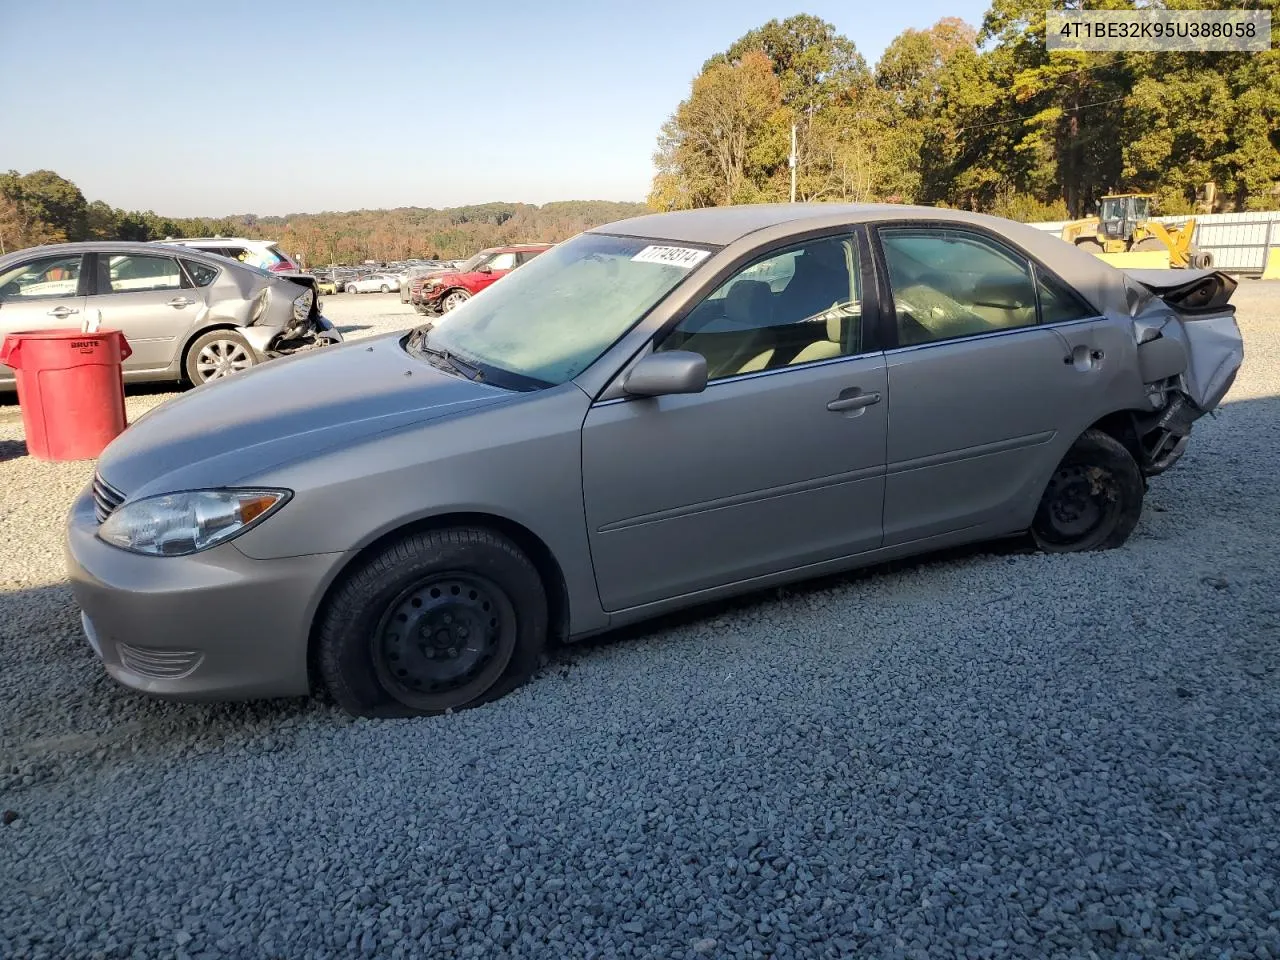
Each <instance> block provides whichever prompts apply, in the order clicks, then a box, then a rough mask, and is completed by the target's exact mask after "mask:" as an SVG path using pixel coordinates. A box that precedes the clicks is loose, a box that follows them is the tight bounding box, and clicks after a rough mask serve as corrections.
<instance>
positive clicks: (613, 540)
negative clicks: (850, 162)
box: [67, 205, 1243, 716]
mask: <svg viewBox="0 0 1280 960" xmlns="http://www.w3.org/2000/svg"><path fill="white" fill-rule="evenodd" d="M1234 288H1235V282H1234V281H1233V280H1232V279H1230V278H1229V277H1227V276H1226V275H1224V274H1221V273H1215V272H1213V271H1210V270H1198V271H1191V270H1172V271H1170V270H1165V271H1156V272H1153V273H1138V272H1131V273H1128V274H1126V273H1122V272H1121V271H1119V270H1117V269H1115V268H1113V267H1111V266H1109V265H1107V264H1105V263H1103V262H1101V261H1100V260H1098V259H1097V258H1095V257H1093V256H1091V255H1090V254H1087V253H1084V252H1082V251H1080V250H1077V249H1075V248H1073V247H1072V246H1070V245H1068V244H1065V243H1063V242H1062V241H1061V240H1059V239H1058V238H1057V237H1055V236H1052V235H1049V234H1045V233H1041V232H1039V231H1037V230H1035V229H1032V228H1030V227H1026V226H1022V225H1019V224H1016V223H1012V222H1009V221H1006V220H1001V219H996V218H992V217H987V216H980V215H974V214H967V213H961V212H957V211H950V210H938V209H932V208H924V207H906V206H837V205H812V206H810V205H777V206H770V205H762V206H745V207H729V208H719V209H708V210H694V211H687V212H679V213H668V214H657V215H653V216H644V217H639V218H634V219H630V220H625V221H621V222H618V223H612V224H608V225H605V226H602V227H599V228H597V229H594V230H591V231H588V232H586V233H583V234H580V235H579V236H577V237H575V238H573V239H571V240H569V241H567V242H565V243H562V244H560V245H558V246H556V247H554V248H553V249H552V250H550V251H549V252H547V253H546V254H544V255H542V256H541V257H538V258H537V259H536V260H534V261H533V262H532V263H530V264H529V265H528V266H526V267H524V268H522V269H521V270H518V271H516V272H515V273H514V274H512V276H511V277H509V278H507V279H506V280H504V281H503V282H502V283H500V284H495V285H494V286H492V287H490V288H489V289H487V290H485V291H483V292H482V293H481V294H479V295H477V296H476V297H474V298H473V299H471V300H469V301H468V302H467V303H466V304H464V305H463V306H461V307H459V308H458V309H457V310H455V311H452V312H451V313H449V314H448V315H447V316H446V317H444V318H442V319H439V320H436V321H435V322H434V323H433V324H432V323H428V324H424V325H423V326H421V327H418V328H416V329H414V330H412V331H410V332H409V333H406V334H392V335H386V336H382V337H378V338H373V339H368V340H364V341H360V342H355V343H347V344H344V345H342V346H338V347H333V348H330V349H326V350H323V351H319V352H317V353H314V354H311V355H306V356H298V357H290V358H286V359H284V360H280V361H278V362H275V363H272V364H269V365H266V366H263V367H261V368H257V369H254V370H252V371H249V372H247V373H245V374H242V375H240V376H237V377H233V378H230V379H227V380H225V381H219V382H216V383H211V384H208V385H206V386H203V387H200V388H197V389H196V390H193V391H191V392H190V393H188V394H186V395H184V396H182V397H179V398H178V399H175V400H172V401H170V402H168V403H166V404H164V405H162V406H161V407H159V408H157V409H156V410H154V411H153V412H152V413H150V414H148V415H147V416H145V417H143V418H142V419H141V420H139V421H138V422H137V423H135V424H134V425H133V426H131V427H130V428H129V429H127V430H126V431H125V432H124V433H123V434H122V435H121V436H120V437H119V438H117V439H116V440H115V442H114V443H112V444H111V446H110V447H109V448H108V449H107V450H106V451H105V453H104V454H103V455H102V457H101V459H100V461H99V463H98V470H97V474H96V476H95V478H94V480H93V483H92V485H91V486H89V487H88V488H86V489H85V490H84V491H83V493H82V494H81V496H80V497H79V499H78V500H77V501H76V503H75V505H74V506H73V508H72V510H71V514H70V517H69V521H68V529H67V556H68V565H69V570H70V576H71V580H72V583H73V586H74V590H75V595H76V598H77V600H78V601H79V604H80V606H81V608H82V610H83V622H84V629H85V633H86V635H87V638H88V642H89V644H90V645H92V647H93V649H94V650H95V651H96V652H97V654H98V655H99V656H100V657H101V658H102V660H103V661H104V663H105V664H106V669H107V670H108V671H109V672H110V673H111V675H112V676H114V677H115V678H116V679H117V680H119V681H120V682H121V683H124V684H126V685H128V686H130V687H133V688H136V689H138V690H143V691H147V692H149V693H153V694H160V695H166V696H173V697H181V698H243V697H267V696H277V695H299V694H304V693H307V692H308V691H318V690H320V689H325V690H327V691H328V692H329V693H330V694H331V695H332V697H333V698H334V699H336V700H337V702H338V703H339V704H340V705H341V706H342V707H344V708H345V709H347V710H349V711H351V712H352V713H356V714H361V715H369V716H388V715H404V714H412V713H438V712H441V711H446V710H452V709H459V708H462V707H467V706H471V705H475V704H478V703H481V702H484V701H486V700H491V699H493V698H494V697H497V696H500V695H502V694H503V693H505V692H507V691H509V690H511V689H513V688H514V687H515V686H517V685H518V684H520V683H521V682H522V681H524V680H525V679H526V678H528V677H529V676H530V674H531V673H532V672H533V671H534V670H535V668H536V666H537V665H538V663H539V661H540V657H541V655H542V653H543V650H544V648H545V647H546V645H547V643H548V642H549V641H550V640H574V639H578V638H581V637H585V636H587V635H589V634H594V633H598V632H600V631H603V630H607V629H609V628H612V627H616V626H619V625H621V624H624V623H628V622H632V621H636V620H640V619H643V618H646V617H650V616H653V615H655V614H658V613H663V612H666V611H669V610H672V609H674V608H677V607H684V606H688V605H691V604H696V603H699V602H702V601H706V600H710V599H713V598H718V597H723V596H726V595H729V594H734V593H738V592H742V591H748V590H754V589H757V588H761V587H765V586H770V585H774V584H778V583H782V582H784V581H789V580H796V579H800V578H805V577H812V576H815V575H819V574H824V573H829V572H832V571H837V570H844V569H848V568H852V567H857V566H861V565H866V564H872V563H876V562H878V561H883V560H887V559H890V558H895V557H901V556H904V555H907V554H915V553H920V552H924V551H930V550H935V549H937V548H940V547H945V546H950V545H956V544H961V543H966V542H972V541H978V540H983V539H988V538H997V537H1005V536H1010V535H1026V536H1029V537H1030V538H1031V539H1032V541H1033V542H1034V543H1035V544H1037V545H1039V547H1040V548H1041V549H1043V550H1046V551H1078V550H1092V549H1105V548H1112V547H1117V546H1119V545H1121V544H1123V543H1124V542H1125V540H1126V538H1127V537H1128V536H1129V534H1130V532H1131V531H1132V530H1133V529H1134V526H1135V525H1136V524H1137V522H1138V518H1139V515H1140V513H1141V510H1142V501H1143V495H1144V493H1145V491H1146V489H1147V484H1148V480H1149V478H1151V477H1153V476H1155V475H1157V474H1159V473H1161V472H1162V471H1164V470H1167V469H1168V468H1169V467H1171V466H1172V465H1173V464H1174V462H1175V461H1177V460H1178V458H1179V457H1180V455H1181V454H1182V452H1183V450H1184V448H1185V447H1186V444H1187V442H1188V437H1189V434H1190V431H1191V427H1192V424H1193V423H1194V422H1195V421H1196V420H1197V419H1198V418H1199V417H1201V416H1203V415H1204V414H1205V413H1207V412H1208V411H1210V410H1212V409H1214V407H1216V406H1217V405H1218V403H1219V402H1220V401H1221V399H1222V397H1223V395H1224V394H1225V393H1226V391H1227V390H1228V388H1229V387H1230V385H1231V382H1232V380H1233V379H1234V377H1235V374H1236V371H1237V369H1238V368H1239V365H1240V363H1241V360H1242V357H1243V347H1242V342H1241V338H1240V334H1239V330H1238V328H1237V326H1236V322H1235V316H1234V307H1232V306H1230V305H1229V303H1228V301H1229V299H1230V296H1231V293H1232V291H1233V290H1234ZM868 615H874V613H873V612H869V614H868Z"/></svg>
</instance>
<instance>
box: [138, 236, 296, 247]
mask: <svg viewBox="0 0 1280 960" xmlns="http://www.w3.org/2000/svg"><path fill="white" fill-rule="evenodd" d="M152 242H153V243H176V244H178V245H183V244H188V243H262V244H267V245H271V244H274V243H276V241H275V240H250V239H248V238H247V237H171V238H169V239H167V240H154V241H152Z"/></svg>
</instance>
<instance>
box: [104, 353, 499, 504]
mask: <svg viewBox="0 0 1280 960" xmlns="http://www.w3.org/2000/svg"><path fill="white" fill-rule="evenodd" d="M402 336H403V335H402V334H390V335H386V336H383V337H377V338H370V339H366V340H364V341H357V342H353V343H347V344H343V345H341V346H335V347H326V348H325V349H324V350H318V351H314V352H308V353H305V354H299V355H296V356H293V357H287V358H285V359H281V360H273V361H270V362H269V363H266V364H263V365H262V366H260V367H256V368H254V369H253V370H250V371H247V372H245V373H240V374H236V375H235V376H234V377H230V378H228V379H226V380H215V381H212V382H210V383H207V384H205V385H203V386H200V387H196V388H194V389H193V390H191V391H189V392H188V393H186V394H184V395H183V396H181V397H178V398H177V399H175V400H170V401H169V402H167V403H164V404H162V405H161V406H159V407H157V408H155V409H154V410H152V411H151V412H150V413H147V414H144V415H143V416H142V417H141V418H139V420H138V421H137V422H136V423H134V424H133V425H132V426H130V427H129V428H128V429H127V430H125V431H124V432H123V433H122V434H120V436H118V437H117V438H116V439H115V440H114V441H112V442H111V444H110V445H109V446H108V447H107V449H106V450H105V451H103V453H102V456H101V457H100V458H99V459H98V473H99V475H100V476H101V477H102V479H103V480H105V481H106V482H107V483H109V484H110V485H111V486H113V487H115V488H116V489H117V490H119V491H120V492H121V493H123V494H125V495H126V496H127V497H128V498H129V499H130V500H132V499H136V498H137V497H140V496H150V495H152V494H156V493H167V492H171V491H173V490H182V489H192V488H195V487H201V486H226V485H230V484H234V483H238V482H241V481H242V480H244V479H246V478H249V477H252V476H254V475H257V474H260V473H262V472H263V471H264V470H268V469H271V468H272V467H277V466H280V465H281V464H284V463H286V462H289V461H292V460H296V459H298V458H301V457H306V456H309V455H313V454H315V453H318V452H320V451H322V450H325V449H328V448H331V447H334V446H338V445H341V444H343V443H349V442H351V441H353V440H355V439H363V438H366V437H368V436H370V435H372V434H376V433H384V432H387V431H391V430H396V429H398V428H402V427H405V426H409V425H411V424H416V423H422V422H424V421H427V420H433V419H437V418H439V417H445V416H450V415H453V414H457V413H461V412H463V411H466V410H469V409H473V408H476V407H479V406H488V405H490V404H494V403H501V402H503V401H504V400H509V399H511V398H512V397H513V396H515V395H516V394H513V393H512V392H511V391H508V390H502V389H499V388H497V387H492V386H488V385H486V384H480V383H473V382H471V381H470V380H464V379H462V378H461V377H458V376H454V375H451V374H448V373H445V372H444V371H442V370H439V369H437V368H435V367H433V366H430V365H429V364H427V363H425V362H423V361H421V360H418V359H415V358H414V357H411V356H409V355H408V354H406V353H405V352H404V350H403V349H402V348H401V346H400V338H401V337H402Z"/></svg>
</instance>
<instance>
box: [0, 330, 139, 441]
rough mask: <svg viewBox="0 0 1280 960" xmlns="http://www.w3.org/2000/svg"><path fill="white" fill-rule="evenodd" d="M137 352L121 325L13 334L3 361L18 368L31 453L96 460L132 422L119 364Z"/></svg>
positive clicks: (5, 346) (0, 355)
mask: <svg viewBox="0 0 1280 960" xmlns="http://www.w3.org/2000/svg"><path fill="white" fill-rule="evenodd" d="M132 352H133V351H132V350H130V349H129V344H128V341H126V340H125V338H124V334H122V333H121V332H120V331H119V330H98V331H97V332H95V333H82V332H81V331H79V330H32V331H30V332H28V333H11V334H9V335H8V336H6V337H5V338H4V344H3V346H0V363H3V364H7V365H8V366H10V367H13V370H14V374H15V376H16V378H17V381H18V405H19V406H20V407H21V408H22V426H23V429H24V430H25V431H26V434H27V452H28V453H29V454H30V455H31V456H33V457H38V458H40V459H41V460H92V459H95V458H96V457H97V456H98V455H99V454H100V453H102V451H103V450H104V449H105V448H106V446H107V444H108V443H110V442H111V441H112V440H114V439H115V438H116V437H117V436H119V435H120V433H121V431H123V430H124V428H125V427H126V426H128V421H127V420H126V419H125V412H124V375H123V373H122V371H121V367H120V364H121V362H122V361H124V360H125V359H127V358H128V356H129V355H130V354H131V353H132Z"/></svg>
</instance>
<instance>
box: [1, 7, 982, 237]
mask: <svg viewBox="0 0 1280 960" xmlns="http://www.w3.org/2000/svg"><path fill="white" fill-rule="evenodd" d="M986 7H987V3H986V0H912V2H910V3H870V2H866V0H844V2H835V0H797V2H794V3H787V2H780V0H775V2H769V0H714V2H712V0H706V2H698V0H684V2H672V0H646V2H644V3H639V4H632V3H627V4H623V3H617V2H610V0H597V2H594V3H591V2H579V0H563V2H559V3H557V2H555V0H550V2H543V3H528V2H517V0H489V2H488V3H483V4H471V3H466V2H457V0H454V2H450V3H448V4H441V3H435V2H427V0H422V2H413V0H399V2H392V0H361V2H359V3H353V2H349V0H348V2H328V0H319V2H305V0H304V2H301V3H289V2H281V0H258V2H254V3H249V2H244V0H215V2H213V3H207V4H205V3H201V4H195V3H183V2H174V0H163V2H158V0H112V2H100V0H41V2H39V3H21V2H14V3H7V4H6V8H7V9H6V11H5V15H4V29H3V30H2V31H0V76H3V77H4V80H5V87H6V89H7V91H8V93H9V96H8V98H7V99H8V101H9V104H10V107H9V109H8V110H6V111H5V113H6V116H5V121H4V124H3V133H0V169H9V168H14V169H17V170H20V171H22V172H26V171H29V170H34V169H40V168H49V169H53V170H56V171H58V172H59V173H61V174H62V175H63V176H65V177H68V178H70V179H71V180H74V181H75V182H76V183H77V184H79V186H80V188H81V189H82V190H83V191H84V193H85V195H86V196H87V197H88V198H89V199H91V200H93V199H101V200H106V201H107V202H108V203H111V204H113V205H114V206H119V207H126V208H130V209H135V208H138V209H154V210H156V211H157V212H160V213H164V214H169V215H172V216H195V215H210V216H217V215H223V214H231V213H245V212H254V213H259V214H264V215H270V214H283V213H290V212H299V211H312V212H314V211H320V210H348V209H357V208H362V207H368V208H372V207H395V206H435V207H440V206H453V205H455V204H461V203H478V202H484V201H489V200H507V201H523V202H527V203H545V202H547V201H549V200H565V199H598V200H643V199H644V197H645V194H646V193H647V192H648V188H649V181H650V178H651V176H652V154H653V150H654V146H655V144H656V140H657V134H658V129H659V127H660V126H661V125H662V123H663V121H664V120H665V119H666V118H667V117H668V116H669V115H670V114H671V112H672V111H673V110H674V109H675V107H676V105H677V104H678V103H679V102H680V100H682V99H683V98H684V97H685V96H687V95H688V92H689V83H690V81H691V80H692V79H693V77H694V76H695V75H696V74H697V72H698V69H699V68H700V67H701V65H702V63H703V62H704V61H705V60H706V58H707V57H709V56H711V55H712V54H714V53H716V52H717V51H719V50H723V49H724V48H726V47H727V46H728V45H729V44H730V43H732V42H733V41H734V40H735V39H737V38H738V37H739V36H741V35H742V34H743V33H745V32H746V31H748V30H750V29H751V28H752V27H755V26H759V25H760V24H763V23H765V22H767V21H768V20H769V19H771V18H773V17H778V18H783V17H787V16H790V15H792V14H794V13H800V12H804V13H812V14H814V15H816V16H820V17H822V18H823V19H824V20H827V21H828V22H830V23H832V24H834V25H835V26H836V28H837V29H838V30H839V31H840V32H842V33H844V34H845V35H846V36H848V37H849V38H850V39H852V40H853V41H854V43H855V44H856V45H857V47H858V49H859V50H860V51H861V52H862V54H863V56H864V57H866V59H867V61H868V62H869V63H874V61H875V60H876V58H878V57H879V55H880V53H881V52H882V51H883V49H884V47H885V46H886V45H887V44H888V43H889V41H890V40H892V39H893V37H894V36H896V35H897V34H898V33H899V32H901V31H902V30H904V29H906V28H907V27H927V26H929V25H930V24H932V23H933V22H935V21H936V20H938V19H940V18H941V17H944V16H959V17H962V18H964V19H965V20H967V21H968V22H970V23H972V24H974V25H977V24H978V23H980V21H981V18H982V15H983V13H984V11H985V9H986ZM43 38H47V39H43ZM15 94H16V95H15Z"/></svg>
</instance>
